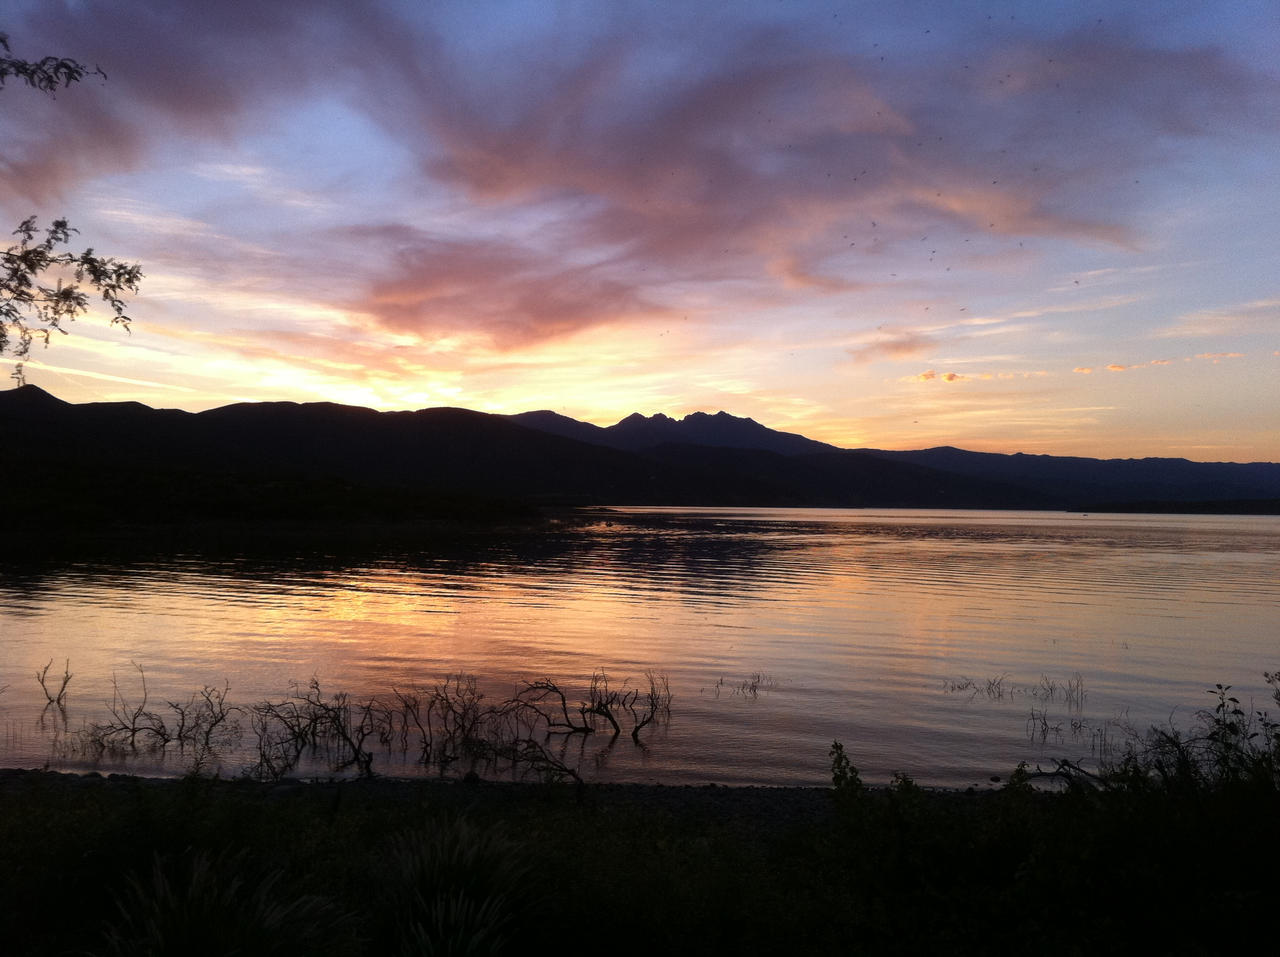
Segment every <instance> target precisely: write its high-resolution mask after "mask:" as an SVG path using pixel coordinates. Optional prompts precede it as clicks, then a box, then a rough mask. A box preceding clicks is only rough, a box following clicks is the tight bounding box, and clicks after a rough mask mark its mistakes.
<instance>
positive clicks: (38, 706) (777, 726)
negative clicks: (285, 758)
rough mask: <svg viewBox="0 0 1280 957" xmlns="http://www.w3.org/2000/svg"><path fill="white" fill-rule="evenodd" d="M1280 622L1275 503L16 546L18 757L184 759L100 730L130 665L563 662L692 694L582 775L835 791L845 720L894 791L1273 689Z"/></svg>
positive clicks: (185, 677)
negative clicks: (1141, 511)
mask: <svg viewBox="0 0 1280 957" xmlns="http://www.w3.org/2000/svg"><path fill="white" fill-rule="evenodd" d="M1277 621H1280V518H1275V517H1253V516H1250V517H1233V516H1227V517H1222V516H1148V515H1078V514H1065V513H1036V512H971V511H956V512H947V511H893V510H883V511H863V510H821V509H792V510H786V509H622V508H619V509H597V510H592V511H590V512H581V513H576V514H574V515H571V516H568V517H566V518H565V519H564V520H562V521H558V522H556V523H553V524H551V525H549V526H548V527H546V528H542V529H538V530H536V531H520V532H509V533H505V534H497V533H493V534H482V533H475V534H468V535H457V536H452V537H450V538H449V539H447V540H441V539H439V538H432V539H430V540H426V541H423V542H421V543H416V542H413V541H409V542H406V541H405V540H404V538H403V537H401V538H399V539H397V542H396V544H395V545H394V546H390V545H389V546H385V547H376V548H375V547H366V548H363V549H360V550H346V549H335V548H332V547H320V546H314V545H305V544H300V545H296V546H293V547H291V548H289V549H287V550H282V549H281V550H277V551H275V552H273V553H265V554H264V553H263V552H262V551H261V550H253V551H247V552H244V553H240V552H237V551H236V550H235V549H234V548H232V549H227V548H223V549H221V550H219V551H217V552H216V553H211V552H207V551H206V552H200V553H197V552H189V553H187V552H176V551H172V550H170V551H165V552H162V553H156V552H155V551H154V550H153V551H151V552H150V553H148V554H147V555H146V556H145V557H136V558H135V557H122V556H121V555H120V554H113V555H111V556H110V557H109V558H90V557H86V558H81V559H77V560H67V559H65V558H60V559H43V560H40V561H36V560H23V561H14V560H13V559H12V558H10V559H6V560H4V561H3V562H0V686H7V687H6V689H5V690H4V691H3V692H0V723H2V725H3V729H4V730H3V739H0V764H3V765H5V766H24V767H40V766H45V765H48V766H50V767H55V768H69V769H85V768H89V767H97V768H99V769H102V770H135V771H139V772H143V773H181V771H182V770H183V767H182V763H181V761H179V760H177V759H175V758H172V757H171V758H168V759H165V760H160V759H157V758H155V757H154V756H151V757H148V756H145V755H144V756H138V757H134V756H129V755H114V756H112V755H103V756H95V755H93V754H90V753H87V752H85V751H84V750H83V749H82V748H80V747H78V746H77V744H76V742H77V734H78V732H83V730H84V729H85V728H86V727H88V726H89V725H90V724H92V723H93V722H97V721H101V720H103V718H104V717H105V715H106V714H107V712H108V705H109V704H110V703H111V702H112V698H113V676H114V680H115V682H116V683H117V685H118V687H119V689H120V693H121V695H122V696H124V697H126V698H127V699H128V700H129V701H130V702H132V703H134V704H136V703H137V702H138V701H139V700H140V695H141V690H142V687H141V681H142V680H143V679H144V678H145V682H146V690H147V694H148V696H149V699H148V700H149V706H150V707H153V708H164V707H165V704H164V702H166V701H186V700H188V698H189V697H190V695H191V694H192V693H193V692H194V691H196V690H197V689H199V688H201V687H202V686H205V685H216V686H219V687H221V686H222V685H223V684H224V682H225V683H226V685H227V686H228V688H229V691H228V700H229V701H232V702H236V703H239V704H246V705H247V704H251V703H254V702H259V701H263V700H275V701H280V700H283V699H287V698H288V696H289V694H290V691H291V687H292V683H294V682H298V683H300V685H301V686H303V687H305V685H306V683H307V682H308V681H310V679H311V678H313V677H314V678H316V679H317V680H318V681H319V683H320V685H321V687H322V689H323V690H324V691H325V692H326V693H330V692H338V691H342V692H347V693H349V694H350V695H351V696H352V697H353V698H359V697H361V696H371V695H386V694H388V693H390V691H391V689H392V688H399V689H402V690H403V689H405V688H408V687H412V686H414V685H418V686H427V687H430V686H432V685H435V684H437V683H439V682H442V681H444V680H445V679H446V678H447V677H448V676H450V675H456V674H465V675H473V676H475V678H476V680H477V682H478V686H479V687H480V689H482V690H483V691H484V692H485V693H486V694H487V695H488V696H489V699H488V700H498V699H501V698H502V697H504V696H508V695H510V694H512V693H513V692H514V690H516V689H517V688H518V687H519V686H520V682H522V681H532V680H537V679H542V678H550V679H552V680H553V681H555V682H557V683H558V684H559V685H560V686H561V687H563V688H564V689H566V691H568V692H569V696H570V701H571V703H573V702H576V701H577V700H579V699H580V697H581V696H583V695H584V694H585V693H586V688H587V685H588V684H589V682H590V680H591V677H592V675H593V674H594V673H597V672H601V671H603V672H604V673H605V674H607V676H608V679H609V681H610V683H611V686H613V687H615V688H617V687H622V686H624V685H627V686H630V685H635V684H637V683H640V684H643V683H644V682H645V681H646V679H645V673H646V672H647V671H650V670H652V671H654V672H657V673H661V674H662V675H665V677H666V679H667V681H668V683H669V687H670V690H671V693H672V701H671V712H670V717H669V719H668V720H666V721H665V722H664V723H661V724H657V725H654V726H650V727H648V728H646V729H644V731H643V732H642V733H641V736H640V741H641V743H642V746H638V745H636V744H635V743H633V741H632V740H631V738H630V737H629V736H628V735H626V734H624V735H622V736H621V738H620V739H618V740H616V741H611V740H610V739H608V738H607V737H606V736H605V735H603V734H595V735H590V736H583V735H575V736H573V737H572V739H571V740H568V739H563V738H560V739H557V740H558V741H561V742H562V744H561V746H562V747H564V748H566V749H567V750H566V752H565V753H566V754H567V755H568V756H569V757H572V758H573V760H574V761H575V762H579V761H580V762H581V763H580V767H581V769H582V773H583V775H584V776H585V777H587V778H589V779H600V780H619V781H646V782H660V783H669V784H687V783H695V784H702V783H710V782H715V783H720V784H779V785H780V784H814V785H816V784H824V783H829V780H830V771H829V759H828V755H827V752H828V749H829V747H830V745H831V742H832V741H833V740H835V739H838V740H840V741H841V742H842V743H843V744H844V746H845V749H846V751H847V753H848V755H849V757H850V758H851V760H852V761H853V762H854V764H855V765H857V766H858V767H859V768H860V769H861V772H862V776H863V779H864V780H865V781H867V782H868V783H871V784H882V783H886V782H887V781H888V780H889V778H890V776H891V775H892V774H893V773H894V772H895V771H902V772H905V773H907V774H909V775H911V776H912V777H913V778H914V779H915V780H916V781H918V782H919V783H922V784H927V785H936V786H955V787H963V786H968V785H977V786H989V784H988V782H989V779H990V778H991V776H992V775H1000V776H1004V775H1007V774H1008V772H1009V771H1010V770H1011V769H1012V768H1013V767H1014V766H1015V765H1016V764H1017V762H1018V761H1020V760H1026V761H1028V762H1030V763H1032V764H1035V763H1037V762H1039V763H1041V764H1045V765H1046V766H1047V765H1048V764H1049V763H1051V761H1052V760H1053V759H1055V758H1068V759H1071V760H1084V761H1086V762H1093V761H1096V760H1097V759H1098V757H1099V756H1100V755H1102V756H1105V755H1106V753H1107V752H1108V751H1109V750H1111V749H1114V748H1116V747H1119V746H1120V745H1122V744H1123V741H1124V736H1125V734H1126V729H1129V728H1135V729H1139V730H1141V729H1145V728H1147V727H1149V726H1150V725H1152V724H1167V723H1168V722H1169V721H1171V720H1172V721H1173V723H1174V724H1176V725H1178V726H1179V727H1183V728H1186V727H1189V726H1190V725H1191V723H1192V721H1193V720H1194V715H1195V712H1196V711H1197V709H1200V708H1205V707H1211V706H1212V704H1213V703H1214V699H1213V698H1212V697H1211V696H1210V695H1208V694H1206V689H1210V688H1212V687H1213V685H1214V683H1215V682H1222V683H1224V684H1231V685H1233V686H1234V690H1233V693H1235V694H1237V695H1238V696H1239V697H1240V699H1241V701H1242V703H1243V704H1244V705H1245V706H1246V707H1247V706H1249V705H1250V704H1251V703H1252V704H1255V705H1256V706H1257V707H1259V708H1263V707H1266V705H1267V703H1268V702H1269V701H1270V689H1269V688H1268V686H1267V685H1266V684H1265V682H1264V680H1263V677H1262V672H1263V671H1264V670H1276V669H1278V668H1280V642H1278V641H1277V638H1278V635H1277V628H1276V622H1277ZM47 662H52V665H51V666H50V668H49V671H48V673H47V676H46V685H47V686H48V687H49V688H50V691H51V692H53V693H55V694H56V692H57V691H58V688H59V685H60V683H61V676H62V674H63V670H64V663H67V664H66V669H67V671H69V673H70V674H71V675H72V678H71V679H70V681H69V682H68V683H67V685H66V697H65V700H64V704H65V709H64V714H65V716H59V715H57V714H56V713H55V709H46V710H44V711H43V712H42V706H43V705H44V704H45V696H44V693H43V692H42V691H41V687H40V684H39V683H38V682H37V681H36V679H35V673H36V672H37V671H39V670H41V669H42V668H43V667H44V666H45V665H46V663H47ZM139 669H140V670H139ZM1272 710H1273V711H1274V703H1272ZM246 763H247V760H246V758H245V756H244V755H243V754H241V753H238V752H233V753H226V754H223V755H222V772H223V773H226V774H236V773H238V772H239V770H240V769H241V768H242V767H243V766H245V764H246ZM374 769H375V770H376V771H384V772H386V773H393V774H399V773H404V774H409V773H413V772H412V768H411V766H410V765H409V764H408V763H406V762H404V761H402V760H400V759H399V757H398V756H397V755H390V754H389V755H379V757H378V759H377V761H376V762H375V765H374ZM317 773H320V772H319V771H317Z"/></svg>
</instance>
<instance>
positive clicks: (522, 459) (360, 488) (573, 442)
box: [0, 385, 1280, 524]
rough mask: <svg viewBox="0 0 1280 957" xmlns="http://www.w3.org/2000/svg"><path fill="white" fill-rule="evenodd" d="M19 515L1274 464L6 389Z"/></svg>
mask: <svg viewBox="0 0 1280 957" xmlns="http://www.w3.org/2000/svg"><path fill="white" fill-rule="evenodd" d="M0 450H2V452H3V460H2V461H0V478H2V479H3V481H4V483H5V484H4V487H5V489H6V491H7V492H8V494H9V502H10V504H9V517H10V519H11V521H13V522H17V523H18V524H32V523H39V522H61V523H67V522H80V521H84V522H95V521H103V520H120V521H160V522H171V521H180V520H187V519H211V520H220V519H227V518H242V519H247V520H262V519H271V518H298V519H315V518H334V517H338V518H352V519H369V518H376V519H401V518H419V517H427V518H432V517H441V516H450V515H452V516H457V515H469V514H474V515H492V514H500V513H503V512H504V511H511V510H519V509H527V508H528V507H529V506H536V505H707V506H713V505H728V506H820V507H877V508H891V507H892V508H1020V509H1055V510H1085V511H1089V510H1096V511H1101V510H1106V509H1113V510H1115V509H1123V510H1138V511H1175V510H1181V511H1211V512H1232V511H1243V512H1270V513H1275V512H1277V511H1280V464H1275V463H1249V464H1239V463H1205V462H1191V461H1188V460H1186V459H1169V458H1159V459H1153V458H1145V459H1109V460H1099V459H1088V458H1069V457H1061V456H1048V455H1023V454H1013V455H1002V454H993V453H983V452H968V451H965V450H962V449H956V448H950V447H941V448H932V449H923V450H920V451H906V452H903V451H898V452H894V451H882V450H875V449H840V448H836V447H835V446H832V445H828V444H826V443H823V442H817V441H814V440H812V439H809V438H806V437H804V436H802V435H796V434H794V433H788V432H779V431H776V430H773V429H769V428H767V427H766V426H764V425H761V424H760V423H758V422H755V421H753V420H752V419H748V418H739V417H736V416H733V415H729V414H727V413H725V412H719V413H717V414H715V415H708V414H705V413H701V412H699V413H694V414H692V415H688V416H685V417H684V418H683V419H678V420H677V419H673V418H670V417H668V416H666V415H652V416H643V415H640V414H638V413H637V414H635V415H631V416H628V417H627V418H625V419H623V420H622V421H621V422H618V423H617V424H616V425H613V426H609V427H607V428H604V427H600V426H596V425H592V424H590V423H586V422H579V421H577V420H575V419H571V418H568V417H566V416H562V415H559V414H557V413H554V412H548V411H537V412H524V413H520V414H517V415H505V416H504V415H492V414H487V413H481V412H473V411H470V410H467V409H456V408H438V409H423V410H419V411H415V412H376V411H374V410H371V409H366V408H359V407H353V406H344V405H337V404H333V403H328V402H315V403H295V402H260V403H240V404H236V405H229V406H224V407H221V408H217V409H211V410H208V411H206V412H198V413H192V412H183V411H178V410H172V409H152V408H149V407H147V406H145V405H141V404H139V403H136V402H92V403H85V404H78V405H74V404H71V403H67V402H64V401H62V400H60V399H58V398H56V397H54V396H52V395H50V394H49V393H47V392H45V391H43V390H41V389H39V388H37V387H36V386H32V385H24V386H21V387H19V388H16V389H12V390H7V391H5V392H0Z"/></svg>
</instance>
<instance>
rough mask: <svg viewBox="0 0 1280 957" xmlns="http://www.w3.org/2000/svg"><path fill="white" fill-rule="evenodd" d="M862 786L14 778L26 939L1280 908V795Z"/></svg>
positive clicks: (917, 932)
mask: <svg viewBox="0 0 1280 957" xmlns="http://www.w3.org/2000/svg"><path fill="white" fill-rule="evenodd" d="M849 791H850V789H849V788H847V787H846V788H842V789H823V788H723V787H714V786H709V787H659V786H639V785H592V784H588V785H585V786H573V785H551V784H487V783H475V782H472V783H464V782H442V781H413V782H409V781H393V780H384V779H374V780H352V781H345V782H328V783H301V782H296V781H291V780H285V781H280V782H274V783H264V782H251V781H226V780H211V779H208V778H196V777H189V778H185V779H178V780H153V779H143V778H134V777H128V776H118V775H112V776H109V777H102V776H98V775H88V776H77V775H62V774H55V773H49V772H40V771H5V772H0V899H3V900H4V901H5V907H4V908H3V911H2V914H3V916H0V922H2V924H0V940H2V941H3V942H4V951H5V952H6V953H9V954H63V953H91V954H97V953H104V954H105V953H130V954H140V953H156V954H160V953H182V954H198V953H199V954H203V953H230V952H233V950H232V948H233V947H235V946H240V945H242V944H243V942H244V937H243V932H244V928H245V927H246V926H249V925H251V926H252V932H253V936H252V941H253V943H252V944H251V945H250V948H251V949H249V950H241V951H239V952H244V953H264V954H265V953H277V952H280V953H284V952H288V953H308V954H328V953H334V954H337V953H341V954H346V955H358V954H399V953H428V952H436V953H439V952H478V953H504V952H505V953H516V952H520V951H527V950H530V949H532V948H534V947H537V948H539V949H541V948H542V947H543V946H555V947H565V948H572V949H575V950H576V949H581V947H586V946H590V947H591V949H598V950H603V951H605V952H608V953H621V954H625V953H639V952H646V953H655V952H662V951H666V952H671V953H690V952H704V953H723V952H736V953H779V952H782V953H919V952H923V951H935V952H936V951H941V950H942V949H944V948H945V950H946V952H948V953H971V952H978V951H984V952H987V951H991V950H1002V949H1006V948H1018V949H1022V948H1026V947H1029V946H1032V945H1034V947H1035V949H1036V951H1037V952H1039V953H1051V954H1056V953H1108V952H1115V951H1119V950H1122V949H1125V946H1126V945H1127V944H1128V943H1129V942H1130V941H1134V940H1137V941H1140V942H1141V946H1142V950H1143V951H1144V952H1162V953H1210V952H1220V948H1221V946H1223V940H1224V934H1226V935H1229V934H1230V933H1231V932H1232V929H1234V930H1235V931H1237V932H1239V931H1242V929H1243V928H1246V927H1248V926H1251V925H1253V924H1255V923H1257V922H1258V921H1259V920H1262V919H1263V918H1264V917H1265V915H1266V914H1267V913H1269V907H1270V904H1271V901H1272V898H1273V896H1274V890H1273V886H1274V877H1275V864H1276V854H1277V852H1278V851H1280V814H1278V813H1277V811H1280V805H1278V803H1277V794H1276V790H1275V789H1274V787H1272V788H1266V787H1256V786H1244V785H1241V786H1235V787H1221V788H1205V789H1199V790H1195V791H1192V792H1185V793H1184V792H1177V791H1174V790H1171V789H1168V788H1146V789H1135V788H1120V789H1114V790H1108V789H1096V788H1093V789H1091V788H1071V787H1069V788H1066V789H1064V790H1061V791H1059V792H1043V791H1036V790H1034V789H1032V788H1031V787H1029V786H1028V784H1027V781H1026V776H1025V774H1024V775H1022V776H1021V777H1020V776H1018V775H1015V776H1013V780H1012V781H1011V783H1009V784H1008V785H1006V786H1005V787H1004V788H1002V789H1000V790H994V791H988V792H972V793H970V792H935V791H930V790H926V789H922V788H919V787H916V786H915V785H913V784H912V783H911V782H910V781H909V779H906V778H899V779H898V780H896V781H895V783H894V785H893V786H892V787H890V788H887V789H858V791H857V793H856V794H855V795H853V796H852V797H850V794H849ZM166 935H167V936H166ZM237 941H238V942H239V943H237ZM441 941H446V942H447V941H452V949H450V947H449V946H443V945H442V944H441ZM468 947H471V948H473V949H471V950H467V949H466V948H468Z"/></svg>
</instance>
